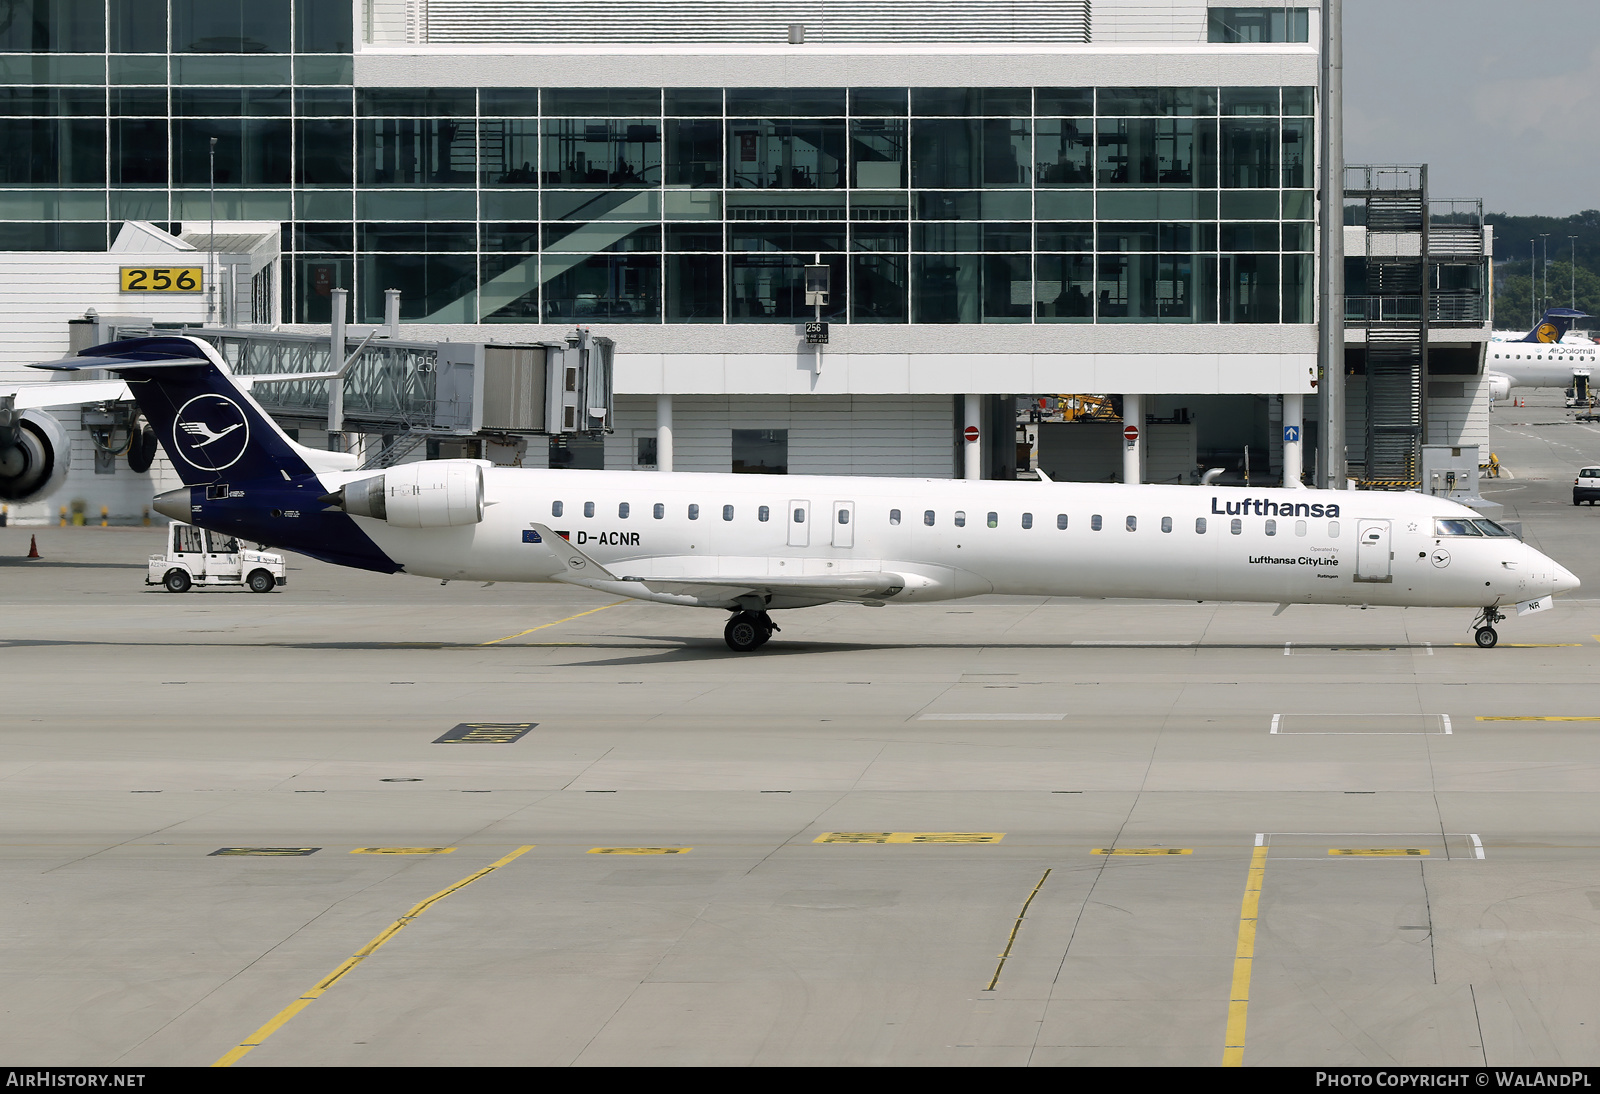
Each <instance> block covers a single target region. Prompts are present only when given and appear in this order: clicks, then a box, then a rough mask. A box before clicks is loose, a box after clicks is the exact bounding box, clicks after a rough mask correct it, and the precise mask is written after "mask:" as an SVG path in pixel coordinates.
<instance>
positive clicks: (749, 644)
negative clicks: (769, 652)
mask: <svg viewBox="0 0 1600 1094" xmlns="http://www.w3.org/2000/svg"><path fill="white" fill-rule="evenodd" d="M779 629H780V628H779V627H778V625H777V624H776V623H774V622H773V621H772V617H771V616H770V615H768V614H767V613H766V612H734V613H733V617H732V618H731V619H729V620H728V625H727V626H726V627H724V628H722V640H723V641H724V642H726V643H728V648H729V649H730V650H732V651H733V652H734V653H749V652H751V651H752V650H758V649H760V648H761V647H762V646H765V645H766V644H767V639H769V638H771V637H772V635H773V632H774V631H777V630H779Z"/></svg>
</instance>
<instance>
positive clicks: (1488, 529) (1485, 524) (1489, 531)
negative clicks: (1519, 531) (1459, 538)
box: [1472, 520, 1516, 539]
mask: <svg viewBox="0 0 1600 1094" xmlns="http://www.w3.org/2000/svg"><path fill="white" fill-rule="evenodd" d="M1472 523H1473V524H1476V525H1477V526H1478V531H1480V532H1482V533H1483V534H1484V535H1486V536H1506V537H1507V538H1511V539H1515V538H1516V537H1515V536H1512V535H1511V533H1510V532H1508V531H1506V530H1505V529H1504V528H1502V527H1500V525H1498V524H1496V523H1495V522H1494V521H1492V520H1475V521H1473V522H1472Z"/></svg>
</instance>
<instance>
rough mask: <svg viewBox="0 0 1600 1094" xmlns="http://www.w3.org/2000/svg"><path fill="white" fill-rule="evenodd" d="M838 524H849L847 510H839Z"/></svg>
mask: <svg viewBox="0 0 1600 1094" xmlns="http://www.w3.org/2000/svg"><path fill="white" fill-rule="evenodd" d="M839 523H840V524H849V523H850V510H848V509H841V510H839Z"/></svg>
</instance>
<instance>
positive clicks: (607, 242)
mask: <svg viewBox="0 0 1600 1094" xmlns="http://www.w3.org/2000/svg"><path fill="white" fill-rule="evenodd" d="M17 6H18V8H19V11H22V12H23V13H24V14H25V15H27V16H31V17H32V21H31V22H30V21H29V18H26V17H19V19H17V20H14V21H13V22H12V23H11V24H8V25H7V27H6V29H4V30H3V31H0V51H4V52H0V139H3V140H4V142H5V143H4V148H5V151H4V152H3V153H0V246H5V247H7V248H10V249H19V250H35V249H53V248H74V249H76V248H82V247H83V246H84V245H85V242H86V241H88V242H89V245H90V246H91V247H103V246H104V245H105V243H106V240H107V238H108V233H112V234H114V232H115V231H116V228H117V226H118V224H119V223H120V222H121V221H122V220H125V219H142V220H150V221H154V222H156V223H158V224H171V223H174V222H182V221H184V220H191V221H192V220H196V219H203V218H206V217H208V216H209V212H210V200H211V190H212V188H213V187H214V189H215V201H216V215H217V218H218V219H227V220H276V221H280V222H282V223H283V224H284V231H283V248H284V277H283V281H282V292H283V303H284V318H285V320H287V321H295V322H326V321H327V320H328V318H329V311H328V308H329V301H330V296H329V293H330V290H331V289H332V288H334V287H337V286H343V287H346V288H350V289H352V290H353V296H354V299H355V301H356V311H357V314H356V316H355V318H356V319H357V321H360V322H371V321H377V320H379V319H381V317H382V311H383V292H384V290H385V289H388V288H398V289H400V290H401V291H402V294H403V295H402V298H401V299H402V316H403V318H406V319H409V320H429V321H433V322H455V323H470V322H484V323H501V322H504V323H530V322H548V323H560V324H566V323H570V322H573V321H593V322H604V323H793V322H797V321H802V320H805V319H809V318H811V316H812V312H813V309H811V308H809V307H807V306H806V305H805V303H804V292H803V287H802V283H801V278H802V268H803V267H804V266H805V265H807V264H808V263H811V262H813V261H816V260H817V258H818V256H820V261H822V262H823V263H826V264H827V265H828V266H829V267H830V268H831V269H832V285H833V291H832V294H831V303H830V304H829V305H828V306H827V307H825V308H824V309H823V313H824V315H823V317H824V318H826V319H830V320H832V321H834V322H840V323H879V324H881V323H918V324H959V323H1013V324H1015V323H1280V322H1281V323H1309V322H1311V321H1312V320H1313V314H1312V308H1311V298H1312V292H1313V290H1312V261H1311V250H1312V244H1313V238H1314V233H1313V232H1312V218H1313V216H1314V202H1313V200H1312V189H1311V188H1312V186H1313V185H1314V178H1313V173H1312V171H1313V164H1312V162H1311V156H1312V151H1311V150H1312V148H1313V146H1314V141H1313V119H1312V109H1313V104H1314V101H1315V98H1314V96H1313V94H1312V89H1310V88H1306V87H1277V86H1265V87H1100V88H1086V87H1033V88H1030V87H1019V88H980V89H969V88H936V87H934V88H929V87H914V88H881V87H878V88H851V89H846V88H668V89H661V88H601V89H584V88H545V89H539V88H482V89H473V88H356V87H353V86H352V85H351V82H350V81H351V78H352V77H351V58H350V54H349V49H350V37H351V26H350V11H349V5H342V4H341V5H324V4H316V3H313V2H312V0H294V2H292V3H291V2H290V0H276V2H274V0H254V2H251V3H245V2H244V0H19V4H18V5H17ZM1274 10H1281V9H1274ZM41 12H42V13H44V14H43V15H40V14H39V13H41ZM96 13H98V14H96ZM25 24H26V25H25ZM40 26H43V27H45V28H46V30H44V31H41V30H39V29H38V28H39V27H40ZM30 27H31V28H33V29H32V30H30V29H28V28H30ZM1290 29H1291V30H1292V29H1293V28H1292V27H1291V28H1290ZM1268 30H1269V31H1270V30H1271V27H1270V26H1269V28H1268ZM212 140H215V141H216V148H215V160H214V162H213V159H212V155H211V152H212V148H211V142H212Z"/></svg>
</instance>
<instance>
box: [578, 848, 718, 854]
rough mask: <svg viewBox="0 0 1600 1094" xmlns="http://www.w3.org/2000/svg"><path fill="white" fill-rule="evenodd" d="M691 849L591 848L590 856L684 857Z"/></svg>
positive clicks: (588, 852)
mask: <svg viewBox="0 0 1600 1094" xmlns="http://www.w3.org/2000/svg"><path fill="white" fill-rule="evenodd" d="M693 850H694V848H693V847H591V848H589V850H588V851H587V852H586V853H587V854H591V855H686V854H688V853H689V852H690V851H693Z"/></svg>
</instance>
